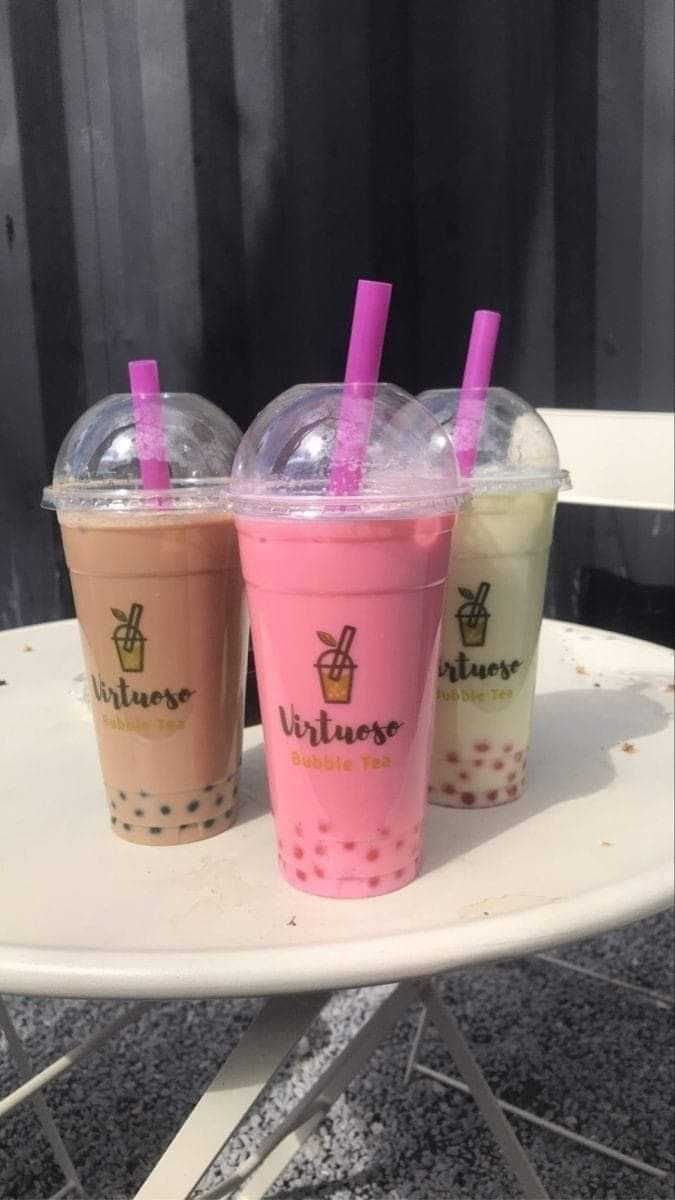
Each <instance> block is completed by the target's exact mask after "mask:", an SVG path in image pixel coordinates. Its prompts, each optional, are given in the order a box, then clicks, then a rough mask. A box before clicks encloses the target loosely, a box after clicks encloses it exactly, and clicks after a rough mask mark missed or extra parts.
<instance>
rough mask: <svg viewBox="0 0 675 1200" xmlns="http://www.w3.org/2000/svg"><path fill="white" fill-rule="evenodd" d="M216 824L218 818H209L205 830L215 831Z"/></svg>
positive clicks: (205, 823)
mask: <svg viewBox="0 0 675 1200" xmlns="http://www.w3.org/2000/svg"><path fill="white" fill-rule="evenodd" d="M215 823H216V818H215V817H209V818H208V820H207V821H205V822H204V828H205V829H213V826H214V825H215Z"/></svg>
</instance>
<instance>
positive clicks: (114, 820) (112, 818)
mask: <svg viewBox="0 0 675 1200" xmlns="http://www.w3.org/2000/svg"><path fill="white" fill-rule="evenodd" d="M110 824H111V825H116V824H117V817H111V818H110Z"/></svg>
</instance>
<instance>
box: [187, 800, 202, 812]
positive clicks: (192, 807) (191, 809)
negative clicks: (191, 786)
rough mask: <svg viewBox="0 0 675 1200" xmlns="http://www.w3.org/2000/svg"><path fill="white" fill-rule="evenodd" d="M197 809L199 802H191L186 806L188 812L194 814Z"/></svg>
mask: <svg viewBox="0 0 675 1200" xmlns="http://www.w3.org/2000/svg"><path fill="white" fill-rule="evenodd" d="M198 808H199V800H191V801H190V803H189V804H188V806H187V810H188V812H196V811H197V809H198Z"/></svg>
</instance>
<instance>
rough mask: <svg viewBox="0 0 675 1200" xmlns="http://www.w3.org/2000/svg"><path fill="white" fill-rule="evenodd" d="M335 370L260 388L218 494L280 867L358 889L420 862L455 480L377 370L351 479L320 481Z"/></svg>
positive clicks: (450, 459)
mask: <svg viewBox="0 0 675 1200" xmlns="http://www.w3.org/2000/svg"><path fill="white" fill-rule="evenodd" d="M344 386H345V385H343V384H307V385H302V386H300V387H296V388H293V389H292V390H291V391H289V392H286V393H284V395H282V396H280V397H278V399H276V400H274V401H273V402H272V403H271V404H270V405H269V406H268V407H267V408H266V409H265V410H264V412H263V413H261V414H260V415H259V416H258V418H257V420H256V421H255V422H254V424H253V425H252V426H251V428H250V429H249V431H248V433H246V434H245V436H244V438H243V441H242V443H241V446H240V448H239V451H238V453H237V458H236V460H235V464H234V468H233V477H232V492H233V498H234V508H235V515H236V524H237V532H238V535H239V545H240V550H241V557H242V567H243V571H244V578H245V580H246V587H247V593H248V601H249V608H250V612H251V626H252V632H253V645H254V651H255V658H256V667H257V674H258V686H259V690H260V699H261V710H262V720H263V729H264V735H265V749H266V754H267V764H268V773H269V782H270V793H271V805H272V812H273V814H274V820H275V824H276V831H277V839H278V856H279V866H280V869H281V873H282V875H283V876H284V878H285V879H286V880H287V881H288V882H289V883H291V884H292V885H293V886H294V887H297V888H300V889H301V890H303V891H307V892H313V893H315V894H317V895H322V896H342V897H363V896H377V895H379V894H381V893H384V892H390V891H393V890H394V889H396V888H399V887H403V886H404V885H405V884H406V883H409V882H410V880H412V879H413V878H414V877H415V875H416V874H417V871H418V869H419V865H420V857H421V846H422V828H423V821H424V814H425V808H426V803H425V802H426V793H427V783H428V770H429V756H430V751H431V735H432V718H433V705H434V693H435V687H436V666H437V661H438V635H439V629H440V621H441V615H442V606H443V589H444V585H445V578H446V575H447V567H448V556H449V553H450V540H451V531H452V527H453V525H454V521H455V509H456V506H457V500H458V486H457V476H456V464H455V460H454V454H453V451H452V447H451V445H450V443H449V441H448V439H447V437H446V436H445V434H444V433H443V431H442V429H441V428H440V427H439V426H438V424H437V423H436V421H435V420H434V419H433V417H431V415H430V413H429V412H428V411H425V410H424V409H423V408H422V406H421V405H419V404H418V403H417V401H415V400H414V399H413V398H412V397H411V396H408V395H407V394H406V393H404V392H400V391H398V390H397V389H396V388H393V387H391V386H390V385H386V384H380V385H377V387H376V388H374V392H375V394H374V396H373V397H372V412H371V420H370V433H369V441H368V444H367V450H366V455H365V460H364V461H363V462H361V461H360V462H359V471H358V475H359V478H360V481H361V482H360V490H359V492H358V494H356V495H353V496H347V495H340V496H335V495H331V494H330V477H331V464H332V460H333V454H334V450H335V444H336V434H337V429H338V426H339V418H340V408H341V399H342V395H343V391H344ZM371 390H373V389H371ZM369 403H370V400H369Z"/></svg>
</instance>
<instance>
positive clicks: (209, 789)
mask: <svg viewBox="0 0 675 1200" xmlns="http://www.w3.org/2000/svg"><path fill="white" fill-rule="evenodd" d="M215 787H216V785H215V783H207V785H206V787H205V788H202V791H204V792H213V791H214V790H215Z"/></svg>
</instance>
